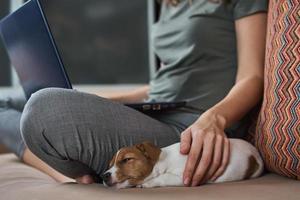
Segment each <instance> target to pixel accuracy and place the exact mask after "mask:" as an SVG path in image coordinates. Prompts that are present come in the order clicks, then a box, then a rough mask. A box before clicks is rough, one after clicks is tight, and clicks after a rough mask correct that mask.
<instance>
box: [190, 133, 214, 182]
mask: <svg viewBox="0 0 300 200" xmlns="http://www.w3.org/2000/svg"><path fill="white" fill-rule="evenodd" d="M214 145H215V134H208V135H207V136H206V138H205V140H204V143H203V152H202V156H201V159H200V162H199V165H198V167H197V169H196V171H195V173H194V175H193V181H192V186H197V185H199V183H200V182H201V181H202V179H203V178H204V176H205V173H207V169H208V167H209V166H210V163H211V160H212V156H213V151H214Z"/></svg>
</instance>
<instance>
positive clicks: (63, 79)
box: [0, 0, 72, 98]
mask: <svg viewBox="0 0 300 200" xmlns="http://www.w3.org/2000/svg"><path fill="white" fill-rule="evenodd" d="M0 35H1V37H2V39H3V43H4V45H5V46H6V50H7V52H8V55H9V58H10V61H11V63H12V65H13V66H14V67H15V69H16V72H17V74H18V76H19V79H20V82H21V85H22V86H23V89H24V92H25V94H26V97H27V98H29V97H30V96H31V94H32V93H34V92H36V91H38V90H39V89H43V88H47V87H60V88H69V89H71V88H72V86H71V83H70V81H69V78H68V76H67V74H66V72H65V69H64V66H63V63H62V61H61V58H60V55H59V52H58V50H57V48H56V45H55V41H54V39H53V37H52V34H51V31H50V28H49V26H48V23H47V19H46V18H45V16H44V13H43V10H42V7H41V5H40V2H39V1H38V0H31V1H28V2H27V3H26V4H24V5H23V6H22V7H21V8H19V9H18V10H17V11H15V12H14V13H12V14H10V15H9V16H7V17H6V18H4V19H3V20H2V21H1V22H0Z"/></svg>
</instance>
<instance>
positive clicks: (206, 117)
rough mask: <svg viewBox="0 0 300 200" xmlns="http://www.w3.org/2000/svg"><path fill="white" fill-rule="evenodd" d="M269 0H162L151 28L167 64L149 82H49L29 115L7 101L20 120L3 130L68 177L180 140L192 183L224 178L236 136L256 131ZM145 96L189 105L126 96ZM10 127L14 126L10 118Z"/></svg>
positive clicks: (93, 176)
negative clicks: (128, 150)
mask: <svg viewBox="0 0 300 200" xmlns="http://www.w3.org/2000/svg"><path fill="white" fill-rule="evenodd" d="M267 3H268V2H267V0H231V1H218V0H193V1H189V0H169V1H167V0H165V1H162V2H161V12H160V17H159V21H158V22H157V23H156V24H154V25H153V30H152V36H153V41H154V42H153V47H154V51H155V53H156V54H157V55H158V57H159V58H160V61H161V68H160V69H159V70H158V72H157V73H156V75H155V77H154V78H153V79H152V80H151V82H150V84H149V86H145V87H143V88H141V89H138V90H136V91H134V92H130V93H124V94H118V95H115V96H110V97H107V98H108V99H110V100H108V99H104V98H101V97H97V96H95V95H90V94H84V93H79V92H76V91H69V90H63V89H45V90H42V91H39V92H37V93H35V94H34V95H33V96H32V97H31V99H30V100H29V101H28V102H27V104H26V106H25V109H24V110H23V114H22V119H21V122H20V121H19V120H20V116H21V112H20V111H16V110H14V109H13V108H14V106H13V105H11V104H12V103H11V102H12V101H7V103H6V107H7V108H6V109H4V110H5V111H3V113H2V114H1V115H2V116H4V115H5V116H8V114H10V115H16V117H14V119H16V120H15V121H14V123H13V125H14V126H13V127H11V128H10V129H9V130H6V131H1V135H2V136H1V138H9V137H11V138H12V135H16V137H14V138H18V139H19V140H17V139H15V140H17V141H15V142H10V144H11V145H10V146H11V148H12V149H15V152H17V153H18V155H19V156H20V158H22V159H23V161H24V162H25V163H27V164H30V165H32V166H34V167H36V168H38V169H40V170H42V171H44V172H45V173H47V174H49V175H50V176H52V177H53V178H55V179H56V180H58V181H61V182H66V181H71V180H72V179H70V178H73V179H76V180H77V182H79V183H92V182H94V181H99V177H100V176H101V173H102V172H104V170H105V169H106V167H107V164H108V162H109V160H110V159H111V157H112V155H113V154H114V153H115V152H116V151H117V150H118V149H119V148H121V147H123V146H129V145H132V144H135V143H139V142H142V141H145V140H150V141H152V142H154V143H155V144H157V145H159V146H167V145H170V144H172V143H175V142H181V149H180V151H181V153H183V154H188V161H187V163H186V168H185V171H184V176H183V177H184V178H183V182H184V184H185V185H186V186H197V185H200V184H203V183H205V182H206V181H207V180H210V179H212V180H214V179H216V178H217V177H218V176H220V175H221V174H222V173H223V171H224V170H225V168H226V166H227V163H228V155H229V152H230V149H229V143H228V137H244V136H245V135H246V134H247V128H248V126H249V123H250V120H249V119H248V118H247V113H249V112H250V110H251V109H252V108H254V106H255V105H257V104H258V103H259V102H260V100H261V97H262V91H263V66H264V46H265V31H266V11H267ZM143 100H146V101H178V100H186V101H187V102H188V106H186V107H183V108H180V109H177V110H174V111H168V112H162V113H157V114H151V115H150V114H149V115H146V114H143V113H139V112H137V111H135V110H132V109H130V108H128V107H125V106H123V105H122V104H120V103H117V102H127V103H128V102H140V101H143ZM6 118H7V117H6ZM11 118H12V117H11ZM19 124H20V126H21V132H22V135H23V138H24V140H25V143H26V145H24V143H23V141H22V140H21V139H20V132H19V131H18V130H19V129H18V126H19ZM1 126H2V129H4V128H3V127H7V126H5V125H4V120H3V119H2V124H1ZM9 132H13V133H11V134H8V133H9ZM7 140H8V139H7ZM11 140H12V141H13V139H11ZM16 144H18V145H16ZM68 177H70V178H68Z"/></svg>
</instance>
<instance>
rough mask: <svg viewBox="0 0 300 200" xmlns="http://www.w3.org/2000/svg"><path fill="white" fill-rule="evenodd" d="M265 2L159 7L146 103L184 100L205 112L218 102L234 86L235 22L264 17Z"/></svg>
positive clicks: (202, 1) (202, 0) (197, 1)
mask: <svg viewBox="0 0 300 200" xmlns="http://www.w3.org/2000/svg"><path fill="white" fill-rule="evenodd" d="M267 7H268V1H267V0H231V3H229V4H228V5H225V4H223V3H218V2H217V1H216V0H211V1H209V0H193V1H192V4H191V5H190V3H189V1H188V0H182V1H180V3H179V4H178V5H177V6H176V7H174V6H171V5H167V4H166V3H162V5H161V14H160V18H159V21H158V22H157V23H156V24H154V25H153V27H152V38H153V41H154V42H153V50H154V52H155V53H156V55H157V56H158V57H159V59H160V61H161V62H162V67H161V68H160V69H159V70H158V71H157V73H156V74H155V76H154V78H153V79H152V80H151V82H150V92H149V99H148V101H181V100H187V101H188V102H189V106H192V107H194V108H196V109H195V110H197V109H199V110H202V111H205V110H207V109H209V108H210V107H212V106H213V105H215V104H216V103H217V102H219V101H220V100H222V99H223V98H224V97H225V96H226V95H227V94H228V92H229V91H230V89H231V88H232V87H233V85H234V83H235V77H236V72H237V48H236V33H235V24H234V22H235V20H237V19H239V18H242V17H245V16H247V15H251V14H254V13H257V12H266V11H267Z"/></svg>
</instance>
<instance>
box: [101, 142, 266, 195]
mask: <svg viewBox="0 0 300 200" xmlns="http://www.w3.org/2000/svg"><path fill="white" fill-rule="evenodd" d="M229 140H230V160H229V164H228V166H227V168H226V170H225V172H224V173H223V175H221V176H220V177H219V178H217V179H216V180H215V181H208V183H220V182H227V181H239V180H244V179H250V178H256V177H258V176H260V175H261V174H262V172H263V169H264V165H263V161H262V159H261V157H260V155H259V153H258V151H257V149H256V148H255V147H254V146H252V145H251V144H250V143H248V142H246V141H244V140H241V139H229ZM186 160H187V155H182V154H181V153H180V143H176V144H173V145H170V146H167V147H165V148H162V149H160V148H158V147H156V146H154V145H153V144H151V143H149V142H144V143H142V144H137V145H134V146H132V147H125V148H122V149H120V150H119V151H118V152H117V153H116V154H115V155H114V157H113V159H112V160H111V162H110V164H109V168H110V169H109V170H107V171H106V172H105V173H104V174H103V176H102V178H103V184H104V185H105V186H107V187H114V188H117V189H121V188H129V187H139V188H152V187H160V186H184V184H183V181H182V179H183V171H184V168H185V163H186Z"/></svg>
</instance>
